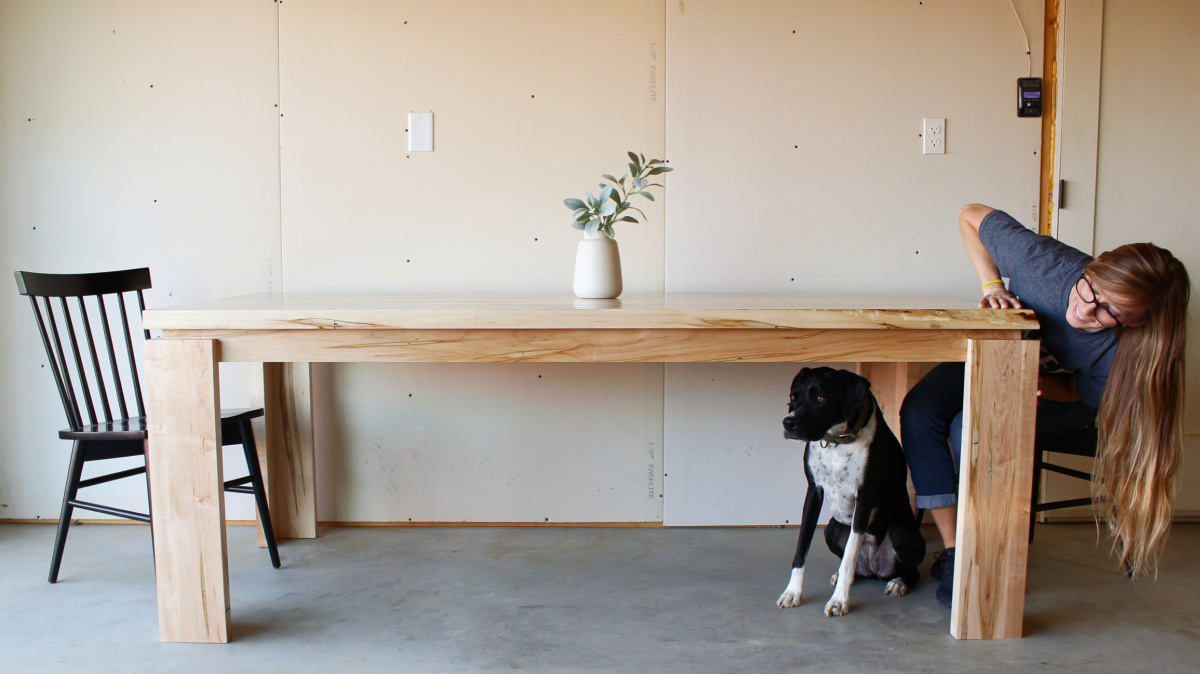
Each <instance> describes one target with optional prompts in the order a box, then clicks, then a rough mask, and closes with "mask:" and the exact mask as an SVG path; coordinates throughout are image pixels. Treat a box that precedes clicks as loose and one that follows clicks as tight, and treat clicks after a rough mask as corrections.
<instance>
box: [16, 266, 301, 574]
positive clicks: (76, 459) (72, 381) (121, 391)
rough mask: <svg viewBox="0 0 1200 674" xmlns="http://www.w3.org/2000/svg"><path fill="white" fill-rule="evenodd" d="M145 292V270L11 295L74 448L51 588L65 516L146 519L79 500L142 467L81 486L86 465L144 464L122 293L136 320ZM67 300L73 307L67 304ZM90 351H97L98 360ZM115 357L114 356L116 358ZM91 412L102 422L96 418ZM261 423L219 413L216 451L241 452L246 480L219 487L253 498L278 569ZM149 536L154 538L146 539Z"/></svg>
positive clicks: (41, 278) (59, 280)
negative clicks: (80, 512)
mask: <svg viewBox="0 0 1200 674" xmlns="http://www.w3.org/2000/svg"><path fill="white" fill-rule="evenodd" d="M149 287H150V270H149V269H146V268H142V269H127V270H125V271H113V272H100V273H95V274H36V273H32V272H22V271H19V272H17V289H18V290H19V291H20V293H21V294H22V295H26V296H28V297H29V301H30V304H31V305H32V306H33V315H34V318H36V319H37V324H38V330H39V331H40V332H41V336H42V344H43V345H44V346H45V347H46V356H47V358H49V360H50V370H51V372H53V374H54V382H55V384H56V385H57V386H58V394H59V397H60V398H61V399H62V405H63V410H64V411H65V412H66V413H67V423H68V425H69V428H66V429H64V430H62V431H59V433H58V437H59V438H61V439H64V440H71V441H72V442H73V443H74V447H73V449H72V450H71V465H70V469H69V470H68V473H67V487H66V493H65V494H64V495H63V503H62V513H61V515H60V516H59V519H58V536H57V537H56V538H55V541H54V556H53V557H52V559H51V562H50V577H49V581H50V582H51V583H53V582H56V581H57V580H58V569H59V565H60V564H61V562H62V555H63V547H64V546H65V545H66V542H67V529H68V528H69V527H70V525H71V514H72V512H73V511H74V509H75V508H82V509H84V510H91V511H94V512H98V513H105V514H108V515H115V516H117V517H124V518H127V519H132V520H138V521H140V522H149V521H150V516H149V515H148V514H144V513H138V512H132V511H129V510H122V509H120V508H113V507H110V506H105V505H101V504H98V503H91V502H88V501H82V500H79V498H78V493H79V490H80V489H83V488H86V487H91V486H93V485H97V484H103V483H105V482H111V481H113V480H119V479H122V478H126V477H133V476H135V475H140V474H143V473H145V472H146V466H145V465H142V466H138V467H135V468H130V469H128V470H122V471H118V472H115V473H107V474H104V475H99V476H96V477H92V478H88V479H86V480H84V479H82V476H83V466H84V464H85V463H88V462H90V461H102V460H105V459H115V458H122V457H134V456H141V457H142V458H143V460H144V459H145V451H146V410H145V407H143V405H142V388H141V384H140V383H139V381H138V371H137V360H136V358H135V357H134V343H133V339H132V338H131V336H130V331H129V315H128V312H127V309H126V302H125V298H126V293H135V294H136V296H137V308H138V311H139V312H140V311H142V310H144V309H145V308H146V306H145V300H144V299H143V297H142V290H144V289H146V288H149ZM52 300H54V301H53V302H52ZM68 300H73V302H71V303H69V302H68ZM85 300H87V301H86V302H85ZM72 303H73V304H75V305H77V306H76V309H74V310H73V309H72V308H71V306H70V304H72ZM55 305H57V306H55ZM114 309H115V310H116V313H119V320H118V319H117V318H112V319H110V313H112V312H113V310H114ZM139 315H140V313H139ZM139 323H140V321H139ZM114 329H115V330H116V331H119V332H120V333H121V335H122V336H123V337H124V340H123V343H116V342H114V341H113V332H114ZM64 333H65V337H66V340H65V343H64V339H63V336H64ZM142 336H143V337H144V338H145V339H149V338H150V331H149V330H143V331H142ZM97 345H99V346H100V352H99V354H98V352H97ZM118 352H121V353H120V356H118ZM127 389H131V390H132V402H133V403H134V405H135V409H134V410H132V411H133V412H136V414H132V415H131V413H130V412H131V410H130V409H129V407H128V405H127V402H128V401H129V396H128V395H127V393H126V391H127ZM113 402H115V403H116V405H117V408H116V411H117V414H115V415H114V414H113V409H112V405H111V403H113ZM81 404H82V405H83V407H84V408H85V409H86V411H87V419H86V421H85V420H84V418H83V416H82V414H81V412H80V405H81ZM97 411H99V413H100V416H101V417H102V418H98V417H97ZM262 415H263V410H262V409H261V408H259V409H237V410H221V444H222V445H234V444H240V445H241V446H242V450H243V451H244V452H245V455H246V466H247V468H248V469H249V473H250V474H249V475H247V476H246V477H243V478H240V479H236V480H229V481H227V482H225V485H224V486H225V491H232V492H239V493H244V494H253V495H254V498H255V501H256V502H257V504H258V513H259V517H260V519H261V521H262V527H263V533H264V534H265V537H266V540H267V549H268V550H269V552H270V555H271V565H272V566H274V567H275V568H279V550H278V548H277V547H276V545H275V532H274V529H273V528H272V527H271V515H270V512H269V511H268V510H267V495H266V490H265V489H264V488H263V481H262V471H261V469H260V468H259V463H258V450H257V449H256V448H255V445H254V433H253V431H252V430H251V427H250V420H251V419H255V418H257V417H261V416H262ZM247 485H249V486H247ZM148 487H149V476H147V488H148ZM151 535H152V536H153V533H151Z"/></svg>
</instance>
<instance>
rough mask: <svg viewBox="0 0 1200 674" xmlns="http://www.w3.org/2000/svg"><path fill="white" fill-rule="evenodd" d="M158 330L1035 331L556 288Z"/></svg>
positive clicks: (405, 300)
mask: <svg viewBox="0 0 1200 674" xmlns="http://www.w3.org/2000/svg"><path fill="white" fill-rule="evenodd" d="M143 320H144V323H145V327H146V328H148V329H151V330H155V329H161V330H171V331H175V330H303V329H343V330H345V329H368V330H378V329H398V330H479V329H507V330H522V329H526V330H536V329H549V330H563V329H585V330H586V329H639V330H644V329H688V328H698V329H699V328H726V329H730V328H732V329H738V328H748V329H770V328H801V329H859V330H862V329H882V330H886V329H897V328H900V329H918V330H922V329H923V330H938V329H956V330H1029V329H1035V328H1037V319H1036V317H1035V316H1034V314H1033V312H1032V311H1029V310H1026V309H1008V310H996V309H980V308H979V307H978V306H976V305H975V304H973V303H971V302H966V301H961V300H951V299H945V298H938V297H927V296H920V295H884V294H858V295H855V294H847V295H842V294H802V293H722V294H699V293H629V294H626V295H623V296H621V297H620V298H619V299H616V300H581V299H577V298H575V297H573V296H571V295H566V294H561V295H550V294H495V295H460V294H454V295H451V294H444V295H437V294H419V295H405V294H352V293H346V294H314V293H274V294H267V293H261V294H256V295H243V296H240V297H231V298H226V299H220V300H214V301H210V302H200V303H195V304H190V305H180V306H172V307H166V308H162V309H149V310H147V311H146V312H145V313H144V318H143Z"/></svg>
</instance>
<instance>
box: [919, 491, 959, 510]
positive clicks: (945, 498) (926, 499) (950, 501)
mask: <svg viewBox="0 0 1200 674" xmlns="http://www.w3.org/2000/svg"><path fill="white" fill-rule="evenodd" d="M956 505H958V494H934V495H932V496H921V495H920V494H917V507H918V508H920V509H922V510H932V509H934V508H949V507H950V506H956Z"/></svg>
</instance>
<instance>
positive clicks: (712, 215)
mask: <svg viewBox="0 0 1200 674" xmlns="http://www.w3.org/2000/svg"><path fill="white" fill-rule="evenodd" d="M1016 7H1017V9H1018V10H1019V11H1020V15H1021V17H1022V18H1023V20H1024V29H1025V30H1026V31H1028V36H1029V43H1030V44H1040V42H1041V39H1042V30H1041V23H1042V22H1041V17H1042V3H1041V2H1040V1H1029V0H1025V1H1022V2H1017V3H1016ZM668 8H669V10H670V11H669V12H668V15H667V19H668V29H669V31H668V42H669V44H670V50H669V53H668V63H667V65H668V70H669V73H670V77H669V79H668V116H667V133H668V135H667V142H668V144H667V148H668V152H669V154H670V155H671V160H672V163H673V164H674V165H675V166H676V168H677V169H678V170H677V171H676V172H675V173H674V174H672V177H671V194H670V196H669V199H670V209H669V213H670V217H669V218H668V223H667V235H668V236H667V241H668V249H667V289H668V290H670V291H690V292H696V291H707V290H714V291H717V290H719V291H726V292H728V291H775V292H789V291H790V292H879V291H881V290H888V289H894V290H896V291H897V292H921V293H926V294H935V295H950V296H955V297H963V298H973V297H977V296H978V284H977V282H976V281H975V275H974V272H973V271H972V270H971V268H970V264H969V262H968V261H967V258H966V256H965V255H964V254H963V252H962V244H961V242H960V239H959V234H958V227H957V215H958V210H959V208H960V207H961V206H962V205H963V204H966V203H971V202H980V203H986V204H989V205H992V206H995V207H998V208H1003V209H1005V210H1008V211H1009V212H1011V213H1013V214H1014V215H1015V216H1017V217H1018V218H1024V219H1027V220H1028V219H1030V218H1031V216H1032V214H1033V209H1034V206H1035V204H1036V203H1037V180H1038V172H1039V170H1040V168H1039V163H1038V155H1037V152H1038V149H1039V144H1040V120H1039V119H1036V118H1018V117H1017V116H1016V99H1015V95H1016V94H1015V90H1016V79H1017V78H1018V77H1023V76H1025V75H1027V74H1028V73H1029V72H1030V69H1031V68H1032V71H1033V72H1035V73H1036V72H1039V71H1040V68H1041V64H1040V59H1039V55H1038V54H1036V53H1035V54H1033V55H1032V57H1030V56H1029V55H1027V54H1026V46H1025V45H1026V40H1025V37H1024V34H1023V32H1022V26H1021V24H1020V23H1018V21H1017V19H1016V17H1015V16H1014V13H1013V10H1012V9H1011V8H1010V6H1009V4H1008V3H1006V2H992V3H969V2H950V1H942V2H938V1H934V2H923V3H907V2H906V3H899V2H891V1H887V0H876V1H870V2H866V1H864V2H853V3H844V2H842V3H834V2H783V1H769V0H759V1H756V2H742V3H728V2H720V1H718V0H692V1H689V2H685V3H680V2H671V3H670V4H669V5H668ZM926 117H939V118H941V117H944V118H946V120H947V121H946V133H947V140H946V150H947V151H946V154H944V155H923V154H922V153H921V138H920V133H921V129H922V119H923V118H926Z"/></svg>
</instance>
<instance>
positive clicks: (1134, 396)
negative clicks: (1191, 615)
mask: <svg viewBox="0 0 1200 674" xmlns="http://www.w3.org/2000/svg"><path fill="white" fill-rule="evenodd" d="M1086 271H1087V275H1088V277H1089V278H1090V279H1091V280H1092V282H1093V283H1094V284H1095V286H1096V287H1097V288H1099V289H1101V290H1102V291H1106V292H1108V293H1113V294H1119V295H1123V296H1126V297H1129V298H1131V299H1132V301H1133V304H1134V305H1135V306H1136V307H1137V308H1140V309H1142V310H1144V311H1145V323H1143V324H1141V325H1139V326H1137V327H1122V328H1117V329H1118V330H1120V333H1119V335H1118V338H1119V342H1118V346H1117V353H1116V355H1115V356H1114V358H1113V364H1112V370H1111V371H1110V372H1109V376H1108V384H1107V385H1106V387H1105V389H1104V396H1103V398H1102V399H1101V401H1100V413H1099V416H1098V419H1097V421H1096V424H1097V427H1098V429H1099V435H1100V445H1099V449H1098V452H1097V466H1096V470H1095V476H1094V478H1093V480H1092V495H1093V497H1094V498H1095V500H1096V502H1097V503H1099V504H1101V505H1100V511H1099V516H1100V517H1101V518H1102V519H1103V520H1104V521H1105V523H1106V524H1107V525H1108V530H1109V532H1110V533H1111V534H1112V536H1113V552H1114V553H1115V554H1116V557H1117V560H1118V563H1119V564H1120V565H1121V566H1122V567H1123V568H1124V570H1126V571H1128V572H1129V573H1130V574H1131V575H1135V576H1136V575H1140V574H1143V573H1150V572H1151V571H1154V572H1157V564H1158V558H1159V555H1160V554H1161V553H1162V551H1163V548H1164V547H1165V545H1166V542H1167V531H1168V529H1169V528H1170V525H1171V500H1172V498H1173V497H1174V495H1175V489H1176V486H1177V482H1178V480H1177V477H1178V472H1179V467H1180V462H1181V456H1182V453H1183V411H1184V407H1183V393H1184V347H1185V346H1186V343H1187V339H1186V335H1187V306H1188V299H1189V297H1190V294H1191V283H1190V281H1189V279H1188V273H1187V269H1185V268H1184V266H1183V264H1182V263H1180V262H1179V260H1177V259H1175V257H1174V256H1173V255H1171V253H1170V252H1169V251H1167V250H1165V249H1163V248H1159V247H1158V246H1155V245H1154V244H1151V243H1133V244H1128V245H1125V246H1121V247H1119V248H1114V249H1113V250H1110V251H1107V252H1105V253H1101V254H1100V256H1099V257H1098V258H1096V260H1095V261H1093V262H1092V263H1091V264H1089V265H1088V266H1087V269H1086Z"/></svg>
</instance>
